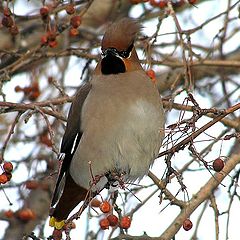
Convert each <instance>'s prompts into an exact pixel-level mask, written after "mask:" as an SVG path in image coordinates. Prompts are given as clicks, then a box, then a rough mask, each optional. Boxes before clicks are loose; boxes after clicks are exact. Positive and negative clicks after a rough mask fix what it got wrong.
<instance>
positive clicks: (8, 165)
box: [3, 162, 13, 173]
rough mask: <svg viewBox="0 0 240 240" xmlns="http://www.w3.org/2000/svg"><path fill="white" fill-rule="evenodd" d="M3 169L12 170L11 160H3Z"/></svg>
mask: <svg viewBox="0 0 240 240" xmlns="http://www.w3.org/2000/svg"><path fill="white" fill-rule="evenodd" d="M3 169H4V170H5V171H6V172H9V173H10V172H12V170H13V165H12V163H11V162H4V164H3Z"/></svg>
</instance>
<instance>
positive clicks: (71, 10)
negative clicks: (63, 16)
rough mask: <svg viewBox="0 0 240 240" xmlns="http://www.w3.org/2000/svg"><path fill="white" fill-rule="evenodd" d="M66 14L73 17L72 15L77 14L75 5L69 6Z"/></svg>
mask: <svg viewBox="0 0 240 240" xmlns="http://www.w3.org/2000/svg"><path fill="white" fill-rule="evenodd" d="M66 12H67V14H69V15H71V14H74V13H75V7H74V5H73V4H69V5H67V7H66Z"/></svg>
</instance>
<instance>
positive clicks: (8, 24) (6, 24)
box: [2, 16, 13, 28]
mask: <svg viewBox="0 0 240 240" xmlns="http://www.w3.org/2000/svg"><path fill="white" fill-rule="evenodd" d="M2 25H3V26H4V27H7V28H9V27H11V26H12V25H13V19H12V18H11V17H6V16H4V17H3V18H2Z"/></svg>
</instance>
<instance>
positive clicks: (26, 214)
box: [4, 208, 36, 222]
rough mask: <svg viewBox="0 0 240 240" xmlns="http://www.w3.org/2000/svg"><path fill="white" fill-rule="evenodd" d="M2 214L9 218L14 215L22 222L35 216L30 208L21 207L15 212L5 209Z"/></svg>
mask: <svg viewBox="0 0 240 240" xmlns="http://www.w3.org/2000/svg"><path fill="white" fill-rule="evenodd" d="M4 216H5V217H6V218H9V219H10V218H13V217H15V218H17V219H19V220H21V221H22V222H28V221H30V220H34V219H35V218H36V213H35V212H34V211H33V210H32V209H30V208H23V209H21V210H18V211H16V212H13V211H12V210H7V211H5V212H4Z"/></svg>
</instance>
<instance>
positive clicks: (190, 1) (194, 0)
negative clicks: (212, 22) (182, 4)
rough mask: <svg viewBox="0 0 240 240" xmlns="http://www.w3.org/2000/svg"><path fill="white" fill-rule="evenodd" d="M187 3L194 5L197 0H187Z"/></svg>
mask: <svg viewBox="0 0 240 240" xmlns="http://www.w3.org/2000/svg"><path fill="white" fill-rule="evenodd" d="M188 2H189V3H190V4H195V3H196V2H197V0H188Z"/></svg>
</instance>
